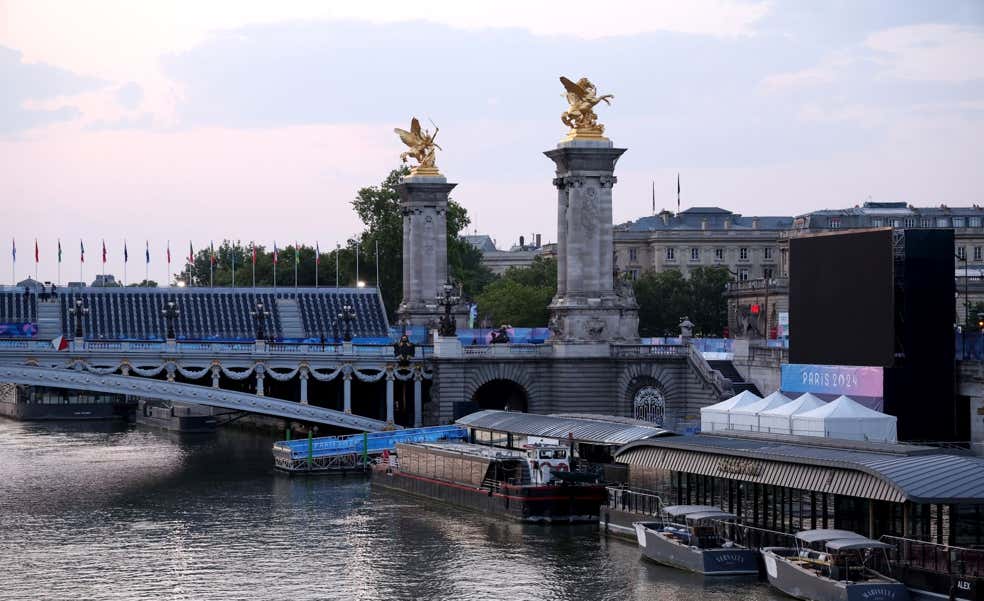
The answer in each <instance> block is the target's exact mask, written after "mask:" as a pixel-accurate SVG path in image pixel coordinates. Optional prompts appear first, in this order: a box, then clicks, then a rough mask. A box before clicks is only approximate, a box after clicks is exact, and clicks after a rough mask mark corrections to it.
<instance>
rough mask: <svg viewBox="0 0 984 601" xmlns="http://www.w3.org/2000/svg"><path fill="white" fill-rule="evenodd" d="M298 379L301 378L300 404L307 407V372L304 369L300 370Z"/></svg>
mask: <svg viewBox="0 0 984 601" xmlns="http://www.w3.org/2000/svg"><path fill="white" fill-rule="evenodd" d="M300 378H301V404H302V405H307V404H308V372H307V368H306V367H303V368H301V374H300Z"/></svg>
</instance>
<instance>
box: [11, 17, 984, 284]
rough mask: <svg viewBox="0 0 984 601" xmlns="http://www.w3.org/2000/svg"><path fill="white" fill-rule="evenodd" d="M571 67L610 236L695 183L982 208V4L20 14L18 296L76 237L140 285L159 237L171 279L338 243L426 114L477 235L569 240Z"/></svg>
mask: <svg viewBox="0 0 984 601" xmlns="http://www.w3.org/2000/svg"><path fill="white" fill-rule="evenodd" d="M560 6H563V9H562V10H560V9H559V8H558V7H560ZM560 75H566V76H567V77H569V78H571V79H574V80H577V79H578V78H580V77H582V76H587V77H589V78H590V79H591V80H592V81H593V82H594V83H595V84H596V86H597V87H598V90H599V92H600V93H611V94H614V95H615V98H614V100H613V103H612V106H610V107H609V106H601V107H600V108H599V109H598V113H599V121H600V122H602V123H604V124H605V127H606V134H607V135H608V136H609V137H610V138H611V139H612V141H613V142H614V143H615V145H616V146H617V147H621V148H627V149H628V150H627V152H626V153H625V154H624V155H623V157H622V158H621V159H620V161H619V163H618V166H617V168H616V175H617V176H618V184H617V185H616V187H615V192H614V194H615V200H614V220H615V222H616V223H621V222H624V221H627V220H630V219H634V218H638V217H641V216H644V215H647V214H649V213H650V212H651V211H652V204H653V195H654V192H653V190H654V189H655V205H656V209H657V210H660V209H663V208H667V209H671V210H675V209H676V178H677V174H678V173H679V174H680V180H681V189H682V193H681V206H682V208H683V209H686V208H687V207H692V206H719V207H723V208H726V209H729V210H732V211H735V212H737V213H741V214H744V215H792V214H800V213H805V212H808V211H811V210H816V209H821V208H839V207H847V206H854V205H856V204H859V203H862V202H864V201H866V200H869V199H870V200H875V201H905V202H908V203H911V204H914V205H939V204H941V203H945V204H948V205H951V206H960V205H970V204H975V203H978V204H984V185H982V184H984V169H982V168H981V165H982V163H984V161H982V159H984V152H982V146H981V145H982V142H981V141H982V140H984V3H982V2H980V1H979V0H968V1H963V0H948V1H947V2H931V1H927V2H918V3H917V2H901V1H899V0H890V1H863V0H843V1H842V0H831V1H828V2H823V3H817V2H785V1H781V0H769V1H756V0H749V1H745V0H741V1H739V0H691V1H689V2H677V1H673V0H668V1H663V0H659V1H656V0H649V1H645V2H619V1H617V0H612V1H609V2H597V1H594V2H587V1H583V0H567V1H565V2H564V3H563V4H562V5H559V4H557V3H555V2H537V1H533V2H530V1H529V0H527V1H524V2H519V1H515V0H499V1H498V2H495V3H475V2H460V0H458V1H439V2H424V1H423V0H420V1H418V2H416V3H414V2H393V1H389V0H376V1H374V2H359V3H355V2H341V1H338V2H323V1H296V2H291V1H284V2H268V1H253V0H210V1H209V2H200V1H197V0H195V1H183V0H173V1H168V2H165V1H161V2H149V1H148V2H130V1H102V0H89V1H87V2H52V1H47V0H27V1H23V2H21V1H7V0H0V223H2V224H3V225H2V229H3V230H5V231H4V233H6V234H7V235H6V238H8V239H9V240H14V241H16V245H17V263H16V266H15V271H13V273H12V269H11V268H12V267H13V266H12V265H11V264H10V261H9V259H10V254H9V251H8V254H7V258H8V261H7V267H6V268H0V282H4V283H7V282H9V281H11V280H12V279H13V280H20V279H23V278H24V277H27V276H28V275H31V276H33V275H34V269H35V264H34V241H35V239H37V241H38V246H39V248H40V264H39V265H38V273H39V276H40V277H41V279H42V280H52V281H54V280H55V279H56V277H57V274H58V264H57V261H56V245H57V241H58V240H59V239H60V240H61V243H62V246H63V249H64V255H63V257H64V258H63V263H62V266H61V281H66V280H69V279H72V280H75V279H78V277H79V276H80V275H81V274H84V277H85V279H86V280H88V281H91V280H92V278H93V276H94V275H95V274H96V273H98V272H99V271H101V270H102V266H101V264H100V253H101V244H102V240H105V241H106V246H107V251H108V262H107V266H106V271H107V272H108V273H114V274H115V275H117V277H120V276H122V271H123V270H122V260H123V256H122V255H123V252H122V250H123V243H124V240H126V243H127V247H128V250H129V256H130V261H129V263H128V266H127V267H128V274H127V275H128V280H129V281H136V280H139V279H143V277H144V270H145V262H144V250H145V244H148V245H149V248H150V253H151V262H150V265H149V274H150V277H151V278H152V279H155V280H157V281H160V282H164V281H165V280H166V279H167V264H166V262H165V247H166V245H167V243H168V241H170V247H171V252H172V256H173V263H172V266H173V270H174V271H178V270H179V268H180V267H181V265H180V263H181V261H182V257H184V256H186V255H187V249H188V244H189V242H191V243H192V244H193V245H194V247H195V248H196V249H198V248H202V247H205V246H207V245H208V243H209V241H210V240H214V241H215V242H216V243H218V242H219V241H221V240H223V239H230V240H239V241H242V242H244V243H245V242H248V241H256V242H257V243H260V244H265V245H267V246H268V247H269V246H272V245H273V242H274V241H276V242H277V244H278V245H279V246H281V247H283V246H286V245H289V244H292V243H293V242H294V241H295V240H296V241H299V242H301V243H302V244H308V245H313V244H314V243H315V242H318V243H319V244H320V246H321V248H322V249H327V248H331V247H333V246H334V245H335V243H336V242H339V241H344V240H346V239H347V238H348V237H350V236H352V235H353V234H355V233H357V232H358V231H360V229H361V224H360V223H359V222H358V219H357V217H356V216H355V214H354V213H353V211H352V210H351V204H350V203H351V201H352V199H353V198H354V196H355V194H356V192H357V190H358V189H359V188H361V187H363V186H368V185H372V184H376V183H378V182H380V181H381V180H382V179H383V178H384V177H385V176H386V174H387V173H388V172H389V171H390V170H391V169H393V168H395V167H396V166H398V165H399V154H400V152H402V151H403V150H404V148H403V146H402V144H401V142H400V141H399V139H398V138H397V136H396V135H395V134H394V133H393V128H394V127H403V128H408V127H409V121H410V118H411V117H412V116H417V117H419V118H420V119H421V121H422V122H423V123H424V124H425V125H427V126H428V127H433V126H432V125H430V124H431V123H435V124H437V126H439V127H440V134H439V135H438V139H437V142H438V143H439V144H440V145H441V147H442V148H443V149H444V151H443V152H439V153H438V158H437V164H438V166H439V167H440V169H441V171H442V172H443V173H444V174H445V175H446V176H447V177H448V180H449V181H451V182H456V183H457V184H458V185H457V188H456V189H455V190H454V192H453V193H452V195H453V197H454V198H455V199H456V200H457V201H458V202H460V203H461V204H462V205H464V206H465V207H466V208H467V209H468V212H469V215H470V217H471V219H472V224H471V225H470V226H469V228H468V233H474V232H478V233H486V234H489V235H491V236H492V237H493V238H494V239H495V240H496V242H497V243H498V245H499V246H500V247H505V248H508V247H509V245H510V244H512V243H515V241H516V240H518V238H519V236H520V235H525V236H527V238H529V236H531V235H532V234H535V233H541V234H542V235H543V239H544V240H545V241H549V240H555V239H556V191H555V189H554V188H553V186H552V185H551V179H552V177H553V165H552V163H551V162H550V160H549V159H547V158H546V157H545V156H543V154H542V153H543V151H545V150H549V149H551V148H553V147H554V146H555V145H556V143H557V142H558V141H559V140H560V139H561V138H562V137H563V136H564V134H565V129H566V128H565V127H564V126H563V125H562V124H561V122H560V114H561V112H562V111H563V109H564V108H565V106H566V103H565V101H564V99H563V95H562V92H563V89H562V87H561V85H560V83H559V81H558V77H559V76H560ZM80 241H84V243H85V247H86V251H87V253H86V264H85V265H84V267H82V268H81V270H80V265H79V256H78V255H79V244H80ZM6 244H10V242H7V243H6ZM0 265H3V262H2V261H0Z"/></svg>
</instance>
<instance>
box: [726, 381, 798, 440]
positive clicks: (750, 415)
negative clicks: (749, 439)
mask: <svg viewBox="0 0 984 601" xmlns="http://www.w3.org/2000/svg"><path fill="white" fill-rule="evenodd" d="M788 402H789V399H788V398H787V397H786V396H785V395H783V394H782V393H781V392H779V391H778V390H777V391H775V392H773V393H772V394H770V395H768V396H767V397H765V398H764V399H762V400H760V401H755V402H754V403H749V404H747V405H742V406H740V407H735V408H734V409H732V410H731V411H730V413H731V422H730V423H731V429H732V430H746V431H749V432H759V431H760V428H759V415H760V414H761V413H762V412H763V411H767V410H769V409H775V408H776V407H780V406H782V405H785V404H786V403H788Z"/></svg>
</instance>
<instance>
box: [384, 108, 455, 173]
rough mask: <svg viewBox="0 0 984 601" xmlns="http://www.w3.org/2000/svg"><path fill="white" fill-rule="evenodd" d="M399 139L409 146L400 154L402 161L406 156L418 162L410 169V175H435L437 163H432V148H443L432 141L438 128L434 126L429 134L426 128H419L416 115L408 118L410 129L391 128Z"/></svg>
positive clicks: (404, 160)
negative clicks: (432, 131) (408, 148)
mask: <svg viewBox="0 0 984 601" xmlns="http://www.w3.org/2000/svg"><path fill="white" fill-rule="evenodd" d="M393 131H394V132H396V135H398V136H400V140H402V141H403V143H404V144H406V145H407V146H409V147H410V150H407V151H406V152H403V153H401V154H400V160H401V161H403V162H404V163H406V162H407V159H408V158H414V159H417V162H418V163H419V164H418V165H417V166H416V167H414V168H413V169H412V170H411V172H410V173H411V175H437V174H438V171H437V165H435V164H434V149H435V148H437V149H438V150H444V149H443V148H441V147H440V146H438V145H437V144H435V143H434V138H436V137H437V132H438V131H440V128H439V127H437V126H436V125H435V126H434V133H433V134H431V133H430V132H429V131H428V130H426V129H423V130H422V129H421V128H420V121H418V120H417V118H416V117H414V118H413V119H411V120H410V131H407V130H405V129H400V128H399V127H396V128H394V129H393Z"/></svg>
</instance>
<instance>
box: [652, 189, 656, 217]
mask: <svg viewBox="0 0 984 601" xmlns="http://www.w3.org/2000/svg"><path fill="white" fill-rule="evenodd" d="M655 214H656V180H653V215H655Z"/></svg>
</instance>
